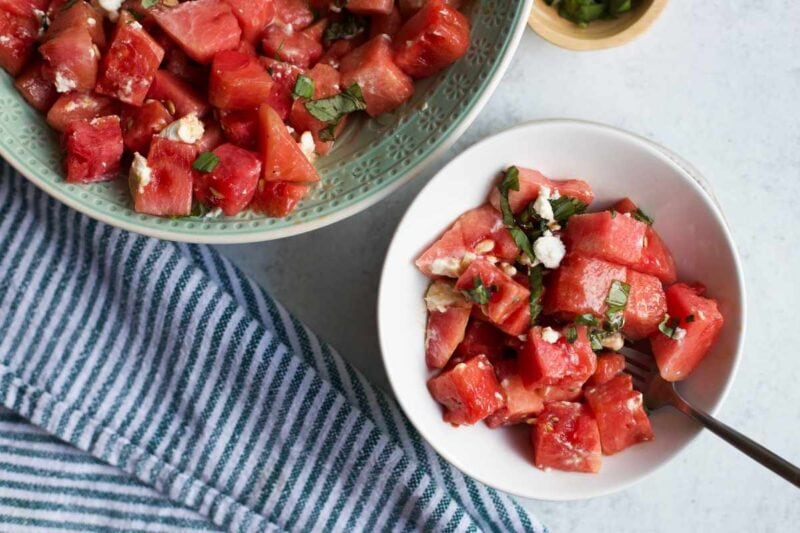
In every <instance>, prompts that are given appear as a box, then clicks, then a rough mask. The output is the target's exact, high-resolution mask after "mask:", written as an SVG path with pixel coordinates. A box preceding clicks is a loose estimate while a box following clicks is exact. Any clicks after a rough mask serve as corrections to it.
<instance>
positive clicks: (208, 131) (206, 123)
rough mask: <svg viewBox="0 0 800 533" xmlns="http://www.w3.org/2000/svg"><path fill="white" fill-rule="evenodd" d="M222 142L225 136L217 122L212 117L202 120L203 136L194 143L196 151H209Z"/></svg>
mask: <svg viewBox="0 0 800 533" xmlns="http://www.w3.org/2000/svg"><path fill="white" fill-rule="evenodd" d="M224 142H225V137H224V135H223V133H222V128H220V126H219V123H218V122H217V121H216V120H215V119H214V118H207V119H205V120H203V136H202V137H200V140H199V141H197V142H196V143H195V146H197V151H198V152H200V153H202V152H210V151H211V150H213V149H214V148H216V147H217V146H219V145H220V144H222V143H224Z"/></svg>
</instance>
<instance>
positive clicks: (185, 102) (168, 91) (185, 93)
mask: <svg viewBox="0 0 800 533" xmlns="http://www.w3.org/2000/svg"><path fill="white" fill-rule="evenodd" d="M147 97H148V98H152V99H154V100H159V101H160V102H161V103H163V104H164V105H165V106H166V107H167V109H169V110H172V109H174V114H175V115H176V116H179V117H184V116H186V115H188V114H190V113H195V114H196V115H197V116H198V117H202V116H205V114H206V113H208V107H209V106H208V104H207V103H206V101H205V100H204V99H203V97H202V96H200V95H199V94H198V93H197V92H196V91H195V90H194V89H193V88H192V87H191V86H190V85H189V83H187V82H186V81H185V80H183V79H181V78H178V77H177V76H175V75H174V74H172V73H171V72H169V71H166V70H158V71H156V73H155V77H154V78H153V83H152V85H150V91H149V92H148V93H147ZM170 112H172V111H170Z"/></svg>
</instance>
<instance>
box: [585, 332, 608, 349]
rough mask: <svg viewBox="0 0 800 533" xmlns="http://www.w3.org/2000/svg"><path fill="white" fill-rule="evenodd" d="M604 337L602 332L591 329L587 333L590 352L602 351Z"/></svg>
mask: <svg viewBox="0 0 800 533" xmlns="http://www.w3.org/2000/svg"><path fill="white" fill-rule="evenodd" d="M605 337H606V334H605V332H604V331H602V330H599V329H593V330H591V331H589V342H590V343H591V344H592V350H594V351H595V352H598V351H600V350H602V349H603V339H604V338H605Z"/></svg>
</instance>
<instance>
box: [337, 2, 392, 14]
mask: <svg viewBox="0 0 800 533" xmlns="http://www.w3.org/2000/svg"><path fill="white" fill-rule="evenodd" d="M393 8H394V0H348V1H347V10H348V11H350V12H352V13H356V14H358V15H381V14H383V15H388V14H389V13H391V12H392V9H393Z"/></svg>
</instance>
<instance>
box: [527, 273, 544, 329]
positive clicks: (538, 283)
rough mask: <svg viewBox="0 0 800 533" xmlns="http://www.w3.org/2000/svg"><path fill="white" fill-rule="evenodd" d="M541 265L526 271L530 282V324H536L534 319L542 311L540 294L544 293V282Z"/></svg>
mask: <svg viewBox="0 0 800 533" xmlns="http://www.w3.org/2000/svg"><path fill="white" fill-rule="evenodd" d="M543 270H544V269H543V268H542V265H536V266H534V267H531V268H530V270H529V271H528V280H529V284H530V291H531V296H530V309H531V325H534V324H536V319H537V318H539V314H540V313H541V312H542V294H544V284H543V283H542V274H543Z"/></svg>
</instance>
